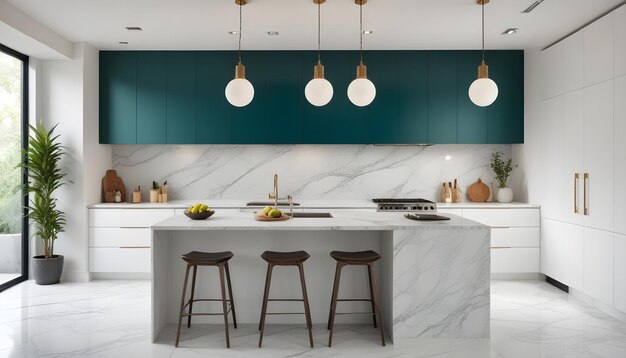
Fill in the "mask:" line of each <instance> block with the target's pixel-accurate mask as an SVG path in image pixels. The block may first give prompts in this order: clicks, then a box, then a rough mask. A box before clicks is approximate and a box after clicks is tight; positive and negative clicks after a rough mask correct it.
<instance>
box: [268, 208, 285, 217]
mask: <svg viewBox="0 0 626 358" xmlns="http://www.w3.org/2000/svg"><path fill="white" fill-rule="evenodd" d="M282 215H283V213H282V212H281V211H280V210H278V209H273V210H272V211H270V216H271V217H273V218H279V217H281V216H282Z"/></svg>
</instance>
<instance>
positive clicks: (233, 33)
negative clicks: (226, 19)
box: [228, 31, 239, 35]
mask: <svg viewBox="0 0 626 358" xmlns="http://www.w3.org/2000/svg"><path fill="white" fill-rule="evenodd" d="M228 33H229V34H231V35H239V31H228Z"/></svg>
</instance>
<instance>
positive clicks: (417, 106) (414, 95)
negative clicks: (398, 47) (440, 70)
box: [379, 51, 428, 144]
mask: <svg viewBox="0 0 626 358" xmlns="http://www.w3.org/2000/svg"><path fill="white" fill-rule="evenodd" d="M397 70H398V80H397V82H396V88H397V91H398V102H397V107H398V109H397V114H398V123H397V124H396V125H395V126H394V127H393V132H392V133H393V138H394V143H395V144H425V143H428V54H427V53H426V52H425V51H402V52H400V54H399V55H398V66H397ZM379 130H380V131H383V132H384V131H385V129H384V128H379Z"/></svg>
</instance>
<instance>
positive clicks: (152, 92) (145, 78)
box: [137, 51, 167, 144]
mask: <svg viewBox="0 0 626 358" xmlns="http://www.w3.org/2000/svg"><path fill="white" fill-rule="evenodd" d="M165 68H166V65H165V53H164V52H151V51H146V52H137V143H138V144H152V143H165V142H166V140H167V127H166V126H167V122H166V78H165V73H166V71H165Z"/></svg>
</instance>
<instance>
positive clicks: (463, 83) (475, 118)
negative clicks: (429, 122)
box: [457, 51, 487, 144]
mask: <svg viewBox="0 0 626 358" xmlns="http://www.w3.org/2000/svg"><path fill="white" fill-rule="evenodd" d="M458 61H459V62H458V63H459V65H458V69H459V90H458V91H459V95H458V107H459V114H458V128H457V138H458V141H457V142H458V143H460V144H478V143H487V108H486V107H479V106H477V105H475V104H474V103H473V102H472V101H471V100H470V98H469V88H470V86H471V84H472V82H474V81H475V80H476V79H477V78H478V66H479V65H480V63H481V61H482V52H481V51H459V58H458Z"/></svg>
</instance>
